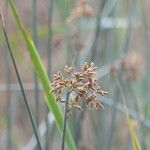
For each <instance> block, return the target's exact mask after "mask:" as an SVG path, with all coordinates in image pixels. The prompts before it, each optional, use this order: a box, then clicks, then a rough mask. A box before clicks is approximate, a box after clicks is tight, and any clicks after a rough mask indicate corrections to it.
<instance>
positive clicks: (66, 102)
mask: <svg viewBox="0 0 150 150" xmlns="http://www.w3.org/2000/svg"><path fill="white" fill-rule="evenodd" d="M69 94H70V93H69V92H68V91H67V96H66V101H65V115H64V126H63V135H62V144H61V150H64V148H65V134H66V125H67V107H68V101H69Z"/></svg>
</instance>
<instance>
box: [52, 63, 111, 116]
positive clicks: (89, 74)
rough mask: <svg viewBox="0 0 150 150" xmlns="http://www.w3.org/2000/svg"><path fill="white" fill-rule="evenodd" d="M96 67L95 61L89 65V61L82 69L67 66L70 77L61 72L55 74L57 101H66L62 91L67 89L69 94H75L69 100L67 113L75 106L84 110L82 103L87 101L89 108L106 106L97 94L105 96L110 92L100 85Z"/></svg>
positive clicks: (53, 84)
mask: <svg viewBox="0 0 150 150" xmlns="http://www.w3.org/2000/svg"><path fill="white" fill-rule="evenodd" d="M96 69H97V67H96V66H95V64H94V63H91V64H90V65H88V63H87V62H85V64H84V65H83V67H82V68H81V70H79V71H78V72H76V71H75V69H74V68H73V67H68V66H65V68H64V70H65V72H66V73H67V75H68V76H69V77H64V76H63V75H62V73H61V72H58V73H57V74H55V75H54V80H53V83H52V87H53V92H54V93H55V94H56V96H57V98H56V101H58V102H64V100H62V98H61V95H62V93H63V92H64V91H65V90H67V91H68V92H69V94H70V95H71V94H72V95H73V98H72V99H71V100H70V101H69V104H68V108H67V113H68V114H71V113H70V111H71V110H72V109H73V108H76V109H77V110H82V107H81V106H80V104H81V103H82V102H84V103H86V105H87V106H88V108H89V109H92V108H95V109H100V108H104V107H103V105H102V104H101V103H100V101H99V100H98V99H97V95H99V94H100V95H101V96H105V95H107V94H108V92H106V91H103V90H102V89H101V87H100V86H99V85H98V83H97V80H96Z"/></svg>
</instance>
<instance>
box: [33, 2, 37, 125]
mask: <svg viewBox="0 0 150 150" xmlns="http://www.w3.org/2000/svg"><path fill="white" fill-rule="evenodd" d="M32 10H33V12H32V30H33V33H32V37H33V41H34V43H35V45H36V47H38V37H37V16H36V12H37V0H32ZM34 83H35V84H34V89H35V90H34V91H35V112H36V125H37V127H38V125H39V82H38V78H37V74H36V72H35V71H34Z"/></svg>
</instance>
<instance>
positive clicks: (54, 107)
mask: <svg viewBox="0 0 150 150" xmlns="http://www.w3.org/2000/svg"><path fill="white" fill-rule="evenodd" d="M9 4H10V8H11V10H12V13H13V15H14V18H15V22H16V24H17V26H18V28H19V29H20V31H21V34H22V36H23V38H24V40H25V43H26V46H27V49H28V52H29V54H30V56H31V60H32V62H33V65H34V68H35V70H36V72H37V74H38V76H39V78H40V80H41V83H42V85H43V88H44V92H45V96H46V103H47V105H48V107H49V109H50V110H51V111H52V113H53V114H54V117H55V121H56V124H57V127H58V129H59V130H60V131H61V132H62V130H63V113H62V111H61V109H60V107H59V105H58V104H57V102H56V101H55V95H54V94H53V93H51V92H50V90H51V87H50V81H49V78H48V75H47V73H46V70H45V68H44V66H43V64H42V62H41V59H40V56H39V54H38V52H37V50H36V47H35V45H34V43H33V41H32V39H31V37H30V35H29V34H28V33H27V32H26V30H25V29H24V26H23V24H22V22H21V20H20V18H19V16H18V13H17V11H16V8H15V6H14V4H13V2H12V0H9ZM65 141H66V144H67V146H68V149H69V150H76V146H75V143H74V140H73V137H72V135H71V132H70V130H69V128H67V130H66V139H65Z"/></svg>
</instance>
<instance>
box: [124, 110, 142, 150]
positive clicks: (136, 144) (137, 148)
mask: <svg viewBox="0 0 150 150" xmlns="http://www.w3.org/2000/svg"><path fill="white" fill-rule="evenodd" d="M125 115H126V118H127V123H128V128H129V131H130V135H131V139H132V145H133V149H134V150H141V146H140V144H139V140H138V137H137V135H136V132H135V130H134V127H133V125H132V120H131V118H130V116H129V113H128V109H127V107H126V109H125Z"/></svg>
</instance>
